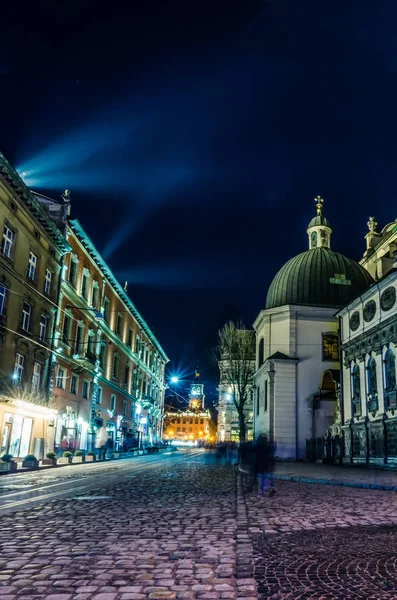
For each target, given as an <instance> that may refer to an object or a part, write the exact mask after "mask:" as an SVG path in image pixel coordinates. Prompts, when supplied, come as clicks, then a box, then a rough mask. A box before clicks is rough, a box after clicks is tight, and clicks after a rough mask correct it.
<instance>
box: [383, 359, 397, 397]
mask: <svg viewBox="0 0 397 600" xmlns="http://www.w3.org/2000/svg"><path fill="white" fill-rule="evenodd" d="M385 383H386V390H387V391H389V390H393V389H395V387H396V357H395V356H394V353H393V350H390V349H389V350H388V351H387V352H386V354H385Z"/></svg>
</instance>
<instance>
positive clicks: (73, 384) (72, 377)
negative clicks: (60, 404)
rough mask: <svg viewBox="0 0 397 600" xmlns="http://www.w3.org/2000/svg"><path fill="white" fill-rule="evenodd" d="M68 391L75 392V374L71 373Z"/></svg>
mask: <svg viewBox="0 0 397 600" xmlns="http://www.w3.org/2000/svg"><path fill="white" fill-rule="evenodd" d="M70 393H71V394H77V375H72V376H71V378H70Z"/></svg>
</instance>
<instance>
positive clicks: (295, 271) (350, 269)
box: [266, 196, 373, 308]
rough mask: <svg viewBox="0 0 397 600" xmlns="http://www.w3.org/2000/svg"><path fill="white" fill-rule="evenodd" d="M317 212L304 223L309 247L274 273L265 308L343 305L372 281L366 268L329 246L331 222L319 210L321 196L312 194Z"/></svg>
mask: <svg viewBox="0 0 397 600" xmlns="http://www.w3.org/2000/svg"><path fill="white" fill-rule="evenodd" d="M315 202H316V207H317V214H316V216H315V217H313V219H312V220H311V221H310V223H309V225H308V227H307V234H308V236H309V249H308V250H306V252H302V253H301V254H298V256H294V257H293V258H291V259H290V260H289V261H288V262H287V263H286V264H285V265H284V266H283V267H282V268H281V269H280V271H279V272H278V273H277V275H276V276H275V277H274V279H273V281H272V283H271V285H270V287H269V290H268V293H267V298H266V308H277V307H279V306H286V305H305V306H317V307H324V308H342V307H344V306H347V304H349V302H351V300H353V298H356V297H357V296H359V295H360V294H362V293H363V292H364V291H365V290H366V289H367V288H368V287H369V286H370V285H371V284H372V283H373V279H372V277H371V275H370V274H369V272H368V271H367V270H366V269H364V267H362V266H361V265H360V264H358V263H356V262H355V261H354V260H351V259H349V258H346V256H343V255H342V254H339V253H338V252H334V251H333V250H331V248H330V238H331V233H332V229H331V225H330V223H329V221H328V219H326V218H325V217H324V216H323V214H322V205H323V199H322V198H320V196H317V198H315Z"/></svg>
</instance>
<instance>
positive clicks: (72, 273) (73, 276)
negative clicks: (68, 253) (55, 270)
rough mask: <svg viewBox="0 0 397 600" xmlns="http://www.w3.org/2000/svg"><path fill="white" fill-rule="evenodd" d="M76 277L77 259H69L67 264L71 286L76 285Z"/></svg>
mask: <svg viewBox="0 0 397 600" xmlns="http://www.w3.org/2000/svg"><path fill="white" fill-rule="evenodd" d="M76 278H77V261H75V260H73V259H72V258H71V259H70V265H69V283H71V284H72V286H73V287H76Z"/></svg>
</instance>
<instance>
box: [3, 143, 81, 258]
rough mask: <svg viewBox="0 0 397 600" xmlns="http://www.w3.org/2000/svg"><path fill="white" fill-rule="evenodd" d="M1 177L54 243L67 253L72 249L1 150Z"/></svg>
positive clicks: (62, 251)
mask: <svg viewBox="0 0 397 600" xmlns="http://www.w3.org/2000/svg"><path fill="white" fill-rule="evenodd" d="M0 177H1V179H3V181H4V182H5V183H6V185H7V186H8V187H9V188H11V189H12V191H13V193H14V194H15V196H16V197H17V198H18V200H19V201H20V202H22V204H23V205H24V206H25V208H26V209H27V210H28V211H29V212H30V213H31V214H32V215H33V216H34V218H35V219H36V220H37V221H38V223H39V224H40V225H41V226H42V227H43V229H44V230H45V231H46V232H47V233H48V235H49V236H50V238H51V239H52V241H53V242H54V244H55V245H56V246H57V248H58V249H59V250H60V251H61V253H62V254H66V253H67V252H69V251H70V246H69V244H68V242H67V241H66V239H65V238H64V236H63V235H62V233H61V232H60V231H59V229H58V227H57V226H56V225H55V223H54V222H53V221H52V219H51V218H50V216H49V215H48V213H47V211H46V210H45V208H43V207H42V206H41V204H40V203H39V202H38V201H37V200H36V198H35V197H34V195H33V194H32V192H31V191H30V190H29V189H28V188H27V187H26V185H25V183H24V182H23V180H22V179H21V178H20V177H19V175H18V173H17V172H16V171H15V169H13V168H12V166H11V165H10V163H9V162H8V160H7V159H6V158H5V156H4V155H3V154H2V153H1V152H0Z"/></svg>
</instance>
